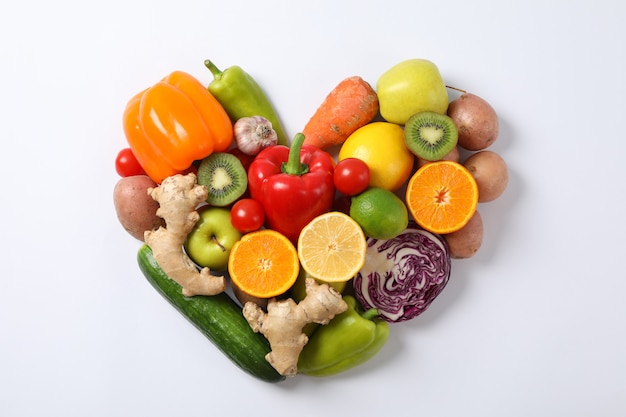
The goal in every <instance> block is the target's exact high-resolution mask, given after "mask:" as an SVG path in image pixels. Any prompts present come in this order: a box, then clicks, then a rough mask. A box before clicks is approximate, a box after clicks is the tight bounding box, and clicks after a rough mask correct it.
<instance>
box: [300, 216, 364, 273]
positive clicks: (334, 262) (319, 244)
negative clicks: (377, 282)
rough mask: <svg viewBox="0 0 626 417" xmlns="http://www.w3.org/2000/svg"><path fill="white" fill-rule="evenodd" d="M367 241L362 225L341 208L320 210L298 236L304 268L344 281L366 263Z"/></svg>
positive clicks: (309, 271) (307, 270) (301, 261)
mask: <svg viewBox="0 0 626 417" xmlns="http://www.w3.org/2000/svg"><path fill="white" fill-rule="evenodd" d="M366 248H367V243H366V240H365V234H364V233H363V229H361V226H359V224H358V223H357V222H356V221H355V220H354V219H352V217H350V216H348V215H347V214H344V213H342V212H339V211H331V212H328V213H324V214H321V215H319V216H317V217H316V218H314V219H313V220H311V222H309V224H307V225H306V226H304V228H303V229H302V231H301V232H300V236H299V237H298V257H299V259H300V264H301V265H302V268H303V269H304V270H305V271H306V272H307V273H308V274H309V275H311V276H313V277H314V278H317V279H318V280H321V281H324V282H329V283H330V282H345V281H348V280H349V279H351V278H352V277H354V276H355V275H356V274H357V272H359V270H360V269H361V268H362V267H363V264H364V262H365V250H366Z"/></svg>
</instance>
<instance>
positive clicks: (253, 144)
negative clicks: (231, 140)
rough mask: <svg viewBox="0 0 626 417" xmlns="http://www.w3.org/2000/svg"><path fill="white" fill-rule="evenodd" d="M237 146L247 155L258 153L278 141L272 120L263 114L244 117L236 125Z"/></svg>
mask: <svg viewBox="0 0 626 417" xmlns="http://www.w3.org/2000/svg"><path fill="white" fill-rule="evenodd" d="M234 134H235V141H236V142H237V147H238V148H239V150H241V152H243V153H245V154H246V155H253V156H254V155H256V154H258V153H259V152H261V150H262V149H264V148H267V147H268V146H273V145H276V144H277V143H278V135H277V134H276V131H275V130H274V129H273V128H272V122H270V121H269V120H267V119H266V118H265V117H262V116H251V117H242V118H241V119H238V120H237V121H236V122H235V125H234Z"/></svg>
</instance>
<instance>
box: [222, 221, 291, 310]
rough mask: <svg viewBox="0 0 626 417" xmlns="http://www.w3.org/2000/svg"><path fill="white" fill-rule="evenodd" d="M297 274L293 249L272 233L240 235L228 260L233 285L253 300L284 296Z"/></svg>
mask: <svg viewBox="0 0 626 417" xmlns="http://www.w3.org/2000/svg"><path fill="white" fill-rule="evenodd" d="M299 272H300V261H299V260H298V252H297V251H296V248H295V246H294V245H293V243H291V241H289V239H287V238H286V237H285V236H284V235H283V234H281V233H279V232H277V231H275V230H269V229H262V230H259V231H256V232H251V233H247V234H245V235H243V237H242V238H241V239H240V240H239V241H238V242H237V243H235V245H234V246H233V248H232V249H231V251H230V256H229V257H228V273H229V274H230V279H231V281H232V283H233V285H235V286H237V288H239V289H240V290H241V291H243V292H244V293H246V294H248V295H251V296H253V297H259V298H272V297H276V296H279V295H281V294H284V293H285V292H287V290H289V289H290V288H291V287H292V286H293V284H294V283H295V282H296V279H297V278H298V273H299Z"/></svg>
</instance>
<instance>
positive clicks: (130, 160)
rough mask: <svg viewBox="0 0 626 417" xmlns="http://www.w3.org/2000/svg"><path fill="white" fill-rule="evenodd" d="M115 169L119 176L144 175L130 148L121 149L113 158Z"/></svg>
mask: <svg viewBox="0 0 626 417" xmlns="http://www.w3.org/2000/svg"><path fill="white" fill-rule="evenodd" d="M115 170H116V171H117V173H118V175H119V176H120V177H132V176H133V175H146V172H145V171H144V170H143V168H142V167H141V165H139V162H137V158H135V154H133V151H131V150H130V148H124V149H122V150H121V151H120V152H119V153H118V154H117V158H115Z"/></svg>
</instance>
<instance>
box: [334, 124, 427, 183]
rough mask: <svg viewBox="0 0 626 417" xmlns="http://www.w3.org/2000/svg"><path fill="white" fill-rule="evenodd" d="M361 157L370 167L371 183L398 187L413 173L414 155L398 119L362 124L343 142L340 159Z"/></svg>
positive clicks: (338, 156) (338, 157)
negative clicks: (390, 121)
mask: <svg viewBox="0 0 626 417" xmlns="http://www.w3.org/2000/svg"><path fill="white" fill-rule="evenodd" d="M346 158H358V159H360V160H362V161H363V162H365V163H366V164H367V166H368V167H369V169H370V183H369V185H370V187H380V188H384V189H386V190H389V191H396V190H398V189H399V188H400V187H401V186H402V185H403V184H404V183H405V182H406V181H407V180H408V179H409V176H410V175H411V171H412V170H413V163H414V161H415V157H414V155H413V154H412V153H411V151H410V150H409V149H408V148H407V147H406V144H405V142H404V129H402V127H401V126H399V125H397V124H395V123H389V122H373V123H369V124H367V125H365V126H363V127H360V128H359V129H357V130H356V131H354V133H352V134H351V135H350V136H349V137H348V139H346V141H345V142H344V143H343V145H342V146H341V149H339V154H338V155H337V159H338V160H339V161H341V160H343V159H346Z"/></svg>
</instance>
